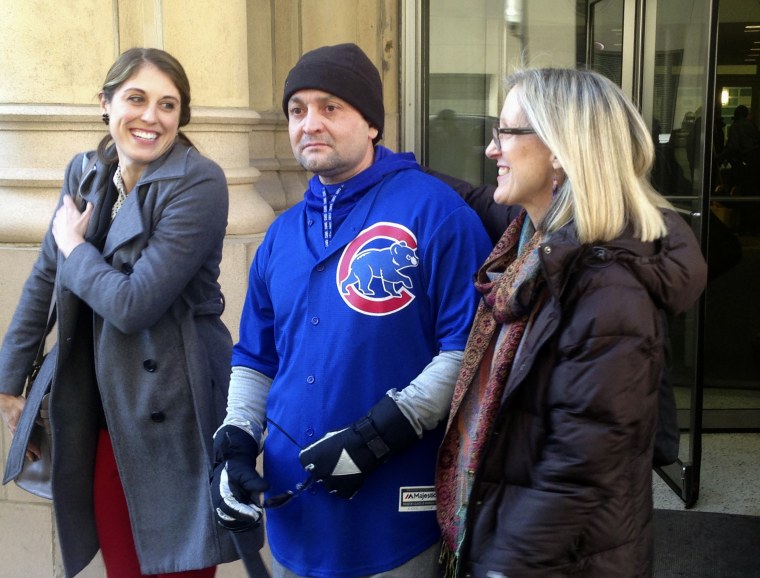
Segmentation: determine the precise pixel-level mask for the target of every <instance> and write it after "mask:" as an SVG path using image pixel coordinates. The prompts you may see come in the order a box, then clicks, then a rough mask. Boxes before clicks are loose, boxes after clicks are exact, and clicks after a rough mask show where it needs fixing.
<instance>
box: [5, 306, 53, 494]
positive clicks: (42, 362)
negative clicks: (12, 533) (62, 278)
mask: <svg viewBox="0 0 760 578" xmlns="http://www.w3.org/2000/svg"><path fill="white" fill-rule="evenodd" d="M54 323H55V305H53V306H52V307H51V310H50V316H49V317H48V323H47V326H46V327H45V333H44V335H43V336H42V340H41V341H40V346H39V348H38V350H37V356H36V358H35V361H34V364H33V365H32V371H31V373H30V374H29V377H27V382H26V386H25V388H24V397H25V398H26V403H25V405H24V409H23V411H22V412H21V417H20V418H19V421H18V424H17V426H16V432H15V434H14V435H13V439H12V440H11V447H10V449H9V451H8V459H7V461H6V463H5V477H4V478H3V484H7V483H8V482H10V481H11V480H13V481H15V482H16V485H17V486H18V487H19V488H21V489H23V490H26V491H27V492H29V493H31V494H34V495H35V496H39V497H40V498H45V499H48V500H51V499H52V498H53V492H52V487H51V473H52V469H53V451H52V450H53V448H52V440H51V430H50V418H49V415H48V398H49V395H50V393H49V392H50V385H51V384H52V382H53V376H54V374H55V365H56V361H57V359H58V345H57V344H56V345H54V346H53V348H52V349H51V351H50V353H48V354H47V355H45V354H44V350H45V340H46V338H47V336H48V334H49V333H50V330H51V329H52V328H53V325H54ZM30 441H33V442H34V443H35V444H37V446H38V447H39V449H40V457H39V458H38V459H36V460H34V461H31V460H29V459H26V448H27V446H28V445H29V442H30Z"/></svg>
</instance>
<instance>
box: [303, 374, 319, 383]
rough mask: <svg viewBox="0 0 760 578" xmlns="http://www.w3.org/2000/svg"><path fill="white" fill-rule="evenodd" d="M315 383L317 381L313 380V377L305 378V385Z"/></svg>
mask: <svg viewBox="0 0 760 578" xmlns="http://www.w3.org/2000/svg"><path fill="white" fill-rule="evenodd" d="M315 381H317V380H316V379H315V378H314V376H313V375H310V376H309V377H307V378H306V383H314V382H315Z"/></svg>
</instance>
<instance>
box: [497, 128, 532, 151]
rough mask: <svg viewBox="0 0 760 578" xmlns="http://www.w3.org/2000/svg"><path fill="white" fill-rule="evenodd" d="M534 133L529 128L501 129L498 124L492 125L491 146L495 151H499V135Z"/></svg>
mask: <svg viewBox="0 0 760 578" xmlns="http://www.w3.org/2000/svg"><path fill="white" fill-rule="evenodd" d="M535 133H536V131H535V130H533V129H532V128H530V127H509V128H505V127H501V126H499V125H498V124H494V125H493V144H494V146H495V147H496V150H498V151H500V150H501V135H504V134H510V135H520V134H535Z"/></svg>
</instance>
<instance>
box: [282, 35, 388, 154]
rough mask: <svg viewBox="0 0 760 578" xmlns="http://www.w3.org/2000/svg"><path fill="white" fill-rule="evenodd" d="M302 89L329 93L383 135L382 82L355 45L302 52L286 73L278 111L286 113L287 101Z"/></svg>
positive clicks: (370, 63) (380, 135) (378, 135)
mask: <svg viewBox="0 0 760 578" xmlns="http://www.w3.org/2000/svg"><path fill="white" fill-rule="evenodd" d="M305 88H313V89H317V90H322V91H324V92H329V93H330V94H334V95H335V96H337V97H339V98H342V99H343V100H345V101H346V102H347V103H349V104H350V105H351V106H353V107H354V108H355V109H356V110H358V111H359V112H360V113H361V114H362V116H363V117H364V118H365V119H366V120H367V122H368V123H369V124H370V125H372V126H373V127H375V128H376V129H377V131H378V133H377V137H376V138H375V139H374V142H375V143H376V142H377V141H379V140H380V139H381V138H382V136H383V126H384V124H385V108H384V107H383V83H382V81H381V80H380V73H379V72H378V70H377V68H376V67H375V65H374V64H372V61H371V60H370V59H369V58H368V57H367V55H366V54H364V52H362V50H361V48H359V47H358V46H357V45H356V44H337V45H335V46H322V47H321V48H316V49H314V50H311V51H309V52H307V53H306V54H304V55H303V56H302V57H301V58H300V59H299V60H298V62H297V63H296V65H295V66H294V67H293V68H292V69H291V71H290V72H289V73H288V77H287V78H286V79H285V91H284V94H283V96H282V110H283V112H285V116H286V117H287V116H288V101H289V100H290V97H291V96H293V94H294V93H296V92H298V91H299V90H303V89H305Z"/></svg>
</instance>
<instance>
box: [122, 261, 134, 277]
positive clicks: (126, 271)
mask: <svg viewBox="0 0 760 578" xmlns="http://www.w3.org/2000/svg"><path fill="white" fill-rule="evenodd" d="M121 272H122V273H124V274H125V275H131V274H132V265H130V264H129V263H124V264H123V265H122V266H121Z"/></svg>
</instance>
